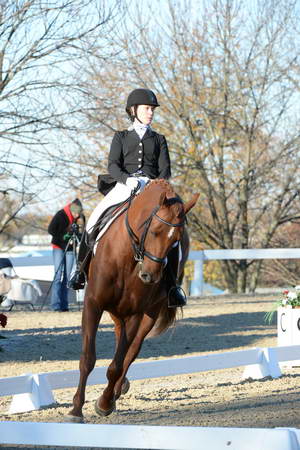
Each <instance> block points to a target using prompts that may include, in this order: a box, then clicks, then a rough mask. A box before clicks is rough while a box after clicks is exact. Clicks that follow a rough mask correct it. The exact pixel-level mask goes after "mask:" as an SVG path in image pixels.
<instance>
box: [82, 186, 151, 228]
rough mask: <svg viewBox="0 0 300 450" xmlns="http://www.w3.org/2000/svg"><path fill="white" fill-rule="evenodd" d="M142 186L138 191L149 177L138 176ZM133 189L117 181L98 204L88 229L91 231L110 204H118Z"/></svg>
mask: <svg viewBox="0 0 300 450" xmlns="http://www.w3.org/2000/svg"><path fill="white" fill-rule="evenodd" d="M136 178H137V180H138V181H139V182H140V184H141V187H140V189H139V190H138V191H137V193H139V192H141V191H142V190H143V189H144V187H145V186H146V184H147V183H148V181H149V178H148V177H136ZM130 194H131V189H130V188H129V187H128V186H126V184H123V183H117V184H116V185H115V187H114V188H113V189H112V190H111V191H110V192H109V193H108V194H107V195H106V196H105V197H104V198H103V199H102V200H101V202H100V203H98V205H97V206H96V208H95V209H94V211H93V212H92V214H91V215H90V218H89V220H88V222H87V224H86V231H87V232H88V233H90V232H91V231H92V229H93V226H94V225H95V224H96V222H97V220H98V218H99V217H100V215H101V214H102V213H103V212H104V211H105V210H106V209H107V208H109V207H110V206H113V205H117V204H118V203H121V202H123V201H125V200H127V199H128V198H129V197H130Z"/></svg>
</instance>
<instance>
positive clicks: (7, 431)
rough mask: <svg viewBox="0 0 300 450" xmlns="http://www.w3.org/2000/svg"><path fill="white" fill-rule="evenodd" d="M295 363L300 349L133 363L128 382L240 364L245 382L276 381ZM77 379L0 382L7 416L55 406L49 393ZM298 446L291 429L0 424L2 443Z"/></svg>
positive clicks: (242, 448)
mask: <svg viewBox="0 0 300 450" xmlns="http://www.w3.org/2000/svg"><path fill="white" fill-rule="evenodd" d="M299 359H300V345H292V346H285V347H268V348H253V349H248V350H241V351H235V352H224V353H211V354H208V355H202V356H191V357H184V358H170V359H165V360H158V361H147V362H141V363H135V364H133V365H132V366H131V368H130V370H129V372H128V379H129V380H138V379H150V378H160V377H166V376H174V375H180V374H191V373H196V372H203V371H210V370H220V369H229V368H233V367H240V366H245V370H244V373H243V378H244V379H247V378H253V379H260V378H264V377H266V376H270V377H273V378H278V377H279V376H281V370H280V363H283V362H287V361H293V360H299ZM106 370H107V368H106V367H96V368H95V369H94V370H93V371H92V372H91V374H90V376H89V378H88V383H87V384H88V385H95V384H105V383H106ZM78 379H79V371H78V370H71V371H64V372H49V373H40V374H27V375H22V376H18V377H11V378H1V379H0V395H1V396H10V395H12V396H13V400H12V402H11V405H10V409H9V413H11V414H13V413H20V412H25V411H30V410H36V409H39V408H40V407H42V406H47V405H50V404H54V403H55V399H54V397H53V393H52V390H55V389H64V388H71V387H75V386H77V383H78ZM70 427H71V428H70ZM54 429H55V431H54ZM12 430H13V431H12ZM299 442H300V430H299V431H298V430H297V429H290V428H286V429H270V430H269V429H242V428H239V429H234V428H200V427H183V428H181V427H150V426H149V427H148V426H126V425H118V426H116V425H82V424H68V423H65V424H44V423H29V422H27V423H23V422H0V443H1V444H30V445H56V446H90V447H100V448H101V447H106V448H134V449H137V448H142V449H143V448H144V449H184V450H190V449H199V448H210V449H211V450H222V449H228V448H230V449H231V450H248V449H249V450H250V449H251V450H252V449H253V448H256V450H259V449H261V450H271V449H272V450H277V449H278V450H296V449H297V450H300V445H299Z"/></svg>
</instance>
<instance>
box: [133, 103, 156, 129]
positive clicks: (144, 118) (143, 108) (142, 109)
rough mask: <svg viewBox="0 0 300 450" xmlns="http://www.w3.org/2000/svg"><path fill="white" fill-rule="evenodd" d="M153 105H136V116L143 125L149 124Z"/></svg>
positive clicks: (153, 108) (152, 114)
mask: <svg viewBox="0 0 300 450" xmlns="http://www.w3.org/2000/svg"><path fill="white" fill-rule="evenodd" d="M154 110H155V106H150V105H138V107H137V112H136V114H137V117H138V119H139V120H140V121H141V122H142V123H143V124H144V125H150V123H151V122H152V119H153V116H154Z"/></svg>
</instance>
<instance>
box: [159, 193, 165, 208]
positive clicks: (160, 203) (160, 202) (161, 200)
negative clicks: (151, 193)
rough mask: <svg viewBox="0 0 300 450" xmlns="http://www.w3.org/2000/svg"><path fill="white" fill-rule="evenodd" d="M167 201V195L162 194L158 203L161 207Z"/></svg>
mask: <svg viewBox="0 0 300 450" xmlns="http://www.w3.org/2000/svg"><path fill="white" fill-rule="evenodd" d="M165 199H166V193H165V192H162V193H161V194H160V197H159V202H158V204H159V206H162V205H163V204H164V202H165Z"/></svg>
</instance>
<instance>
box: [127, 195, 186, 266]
mask: <svg viewBox="0 0 300 450" xmlns="http://www.w3.org/2000/svg"><path fill="white" fill-rule="evenodd" d="M176 201H177V202H178V203H182V202H181V200H180V199H178V200H177V199H176ZM130 206H131V202H130V204H129V207H128V209H127V212H126V217H125V223H126V228H127V232H128V234H129V236H130V238H131V245H132V248H133V252H134V259H135V260H136V261H138V262H139V263H142V262H143V260H144V257H145V256H147V258H149V259H151V260H152V261H154V262H157V263H159V264H164V262H165V260H166V258H160V257H158V256H155V255H152V253H150V252H148V251H147V250H145V240H146V237H147V234H148V231H149V228H150V225H151V222H152V219H153V217H156V219H158V220H159V221H160V222H162V223H164V224H165V225H168V226H169V227H182V226H184V224H185V218H184V220H183V221H182V222H180V223H171V222H168V221H167V220H164V219H163V218H162V217H160V216H159V215H158V214H157V212H158V210H159V208H160V206H156V207H155V208H154V209H153V211H152V212H151V214H150V216H149V217H148V219H146V220H145V221H144V222H143V223H142V225H141V226H140V227H139V228H141V227H144V230H143V233H142V236H141V240H140V241H139V238H138V237H137V235H136V234H135V233H134V231H133V229H132V228H131V226H130V225H129V220H128V211H129V208H130Z"/></svg>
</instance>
